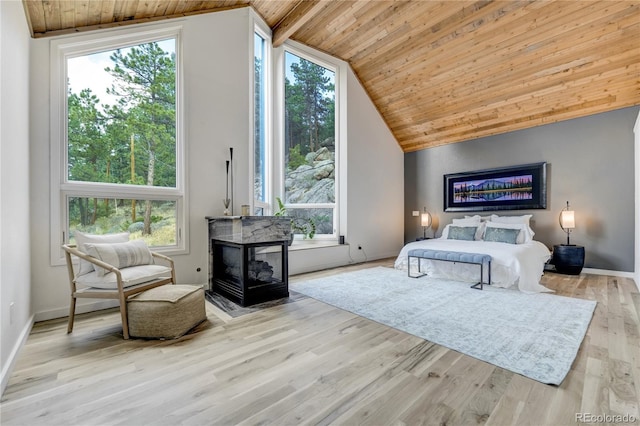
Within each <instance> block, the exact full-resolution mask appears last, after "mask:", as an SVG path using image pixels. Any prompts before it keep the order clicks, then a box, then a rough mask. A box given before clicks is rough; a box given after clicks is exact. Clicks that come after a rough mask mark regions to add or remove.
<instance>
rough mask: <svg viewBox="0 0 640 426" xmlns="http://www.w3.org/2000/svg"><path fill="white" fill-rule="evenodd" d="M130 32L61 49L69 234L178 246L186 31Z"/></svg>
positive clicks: (63, 213)
mask: <svg viewBox="0 0 640 426" xmlns="http://www.w3.org/2000/svg"><path fill="white" fill-rule="evenodd" d="M130 38H131V36H129V39H127V40H122V41H121V43H122V44H121V45H118V44H117V42H116V43H114V40H113V39H109V41H108V42H104V41H103V42H100V41H95V42H93V43H91V42H89V43H87V44H81V46H78V45H68V46H64V45H58V46H56V47H58V51H57V52H56V53H57V55H58V56H57V58H58V59H57V65H58V66H59V70H61V71H60V75H59V77H60V78H61V82H60V84H61V87H60V90H59V91H58V93H62V90H64V92H63V93H64V96H63V98H64V101H63V103H61V105H59V109H60V111H63V113H62V114H59V112H60V111H58V110H57V108H52V112H53V114H54V116H56V115H57V116H58V117H60V118H61V121H62V123H61V127H60V130H61V131H60V132H59V133H60V142H61V143H60V145H61V150H60V157H61V158H59V162H58V164H59V165H60V168H59V169H58V168H56V169H57V170H58V172H59V173H58V175H59V182H58V183H56V184H57V185H59V191H60V198H59V202H60V204H61V205H59V206H58V208H59V209H60V224H61V226H62V239H63V240H64V241H68V242H73V241H74V234H75V232H76V231H83V232H89V233H95V234H107V233H114V232H122V231H128V232H130V233H131V238H132V239H137V238H142V239H144V240H145V241H146V242H147V243H148V244H149V245H150V246H154V247H168V248H174V249H175V248H179V247H181V246H183V243H182V241H181V239H182V238H181V237H182V235H181V229H182V227H183V225H184V224H183V223H182V220H183V217H184V214H183V212H182V209H183V208H184V203H183V197H184V188H183V185H182V181H183V179H182V178H181V175H180V170H181V169H182V164H181V159H182V158H183V156H182V153H181V146H182V144H181V143H180V138H179V132H178V123H179V120H178V117H179V115H178V102H177V99H178V96H177V94H178V84H177V82H178V79H177V74H178V73H177V71H178V67H177V64H178V61H177V33H175V31H174V32H173V34H172V35H171V36H166V35H165V36H160V35H158V36H156V37H153V36H149V35H148V34H146V35H145V37H144V38H141V40H130ZM106 43H110V44H109V45H105V44H106ZM65 83H66V84H65ZM53 102H55V101H53ZM54 198H55V197H54Z"/></svg>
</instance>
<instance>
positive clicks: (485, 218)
mask: <svg viewBox="0 0 640 426" xmlns="http://www.w3.org/2000/svg"><path fill="white" fill-rule="evenodd" d="M474 217H479V218H480V222H486V221H488V220H491V216H480V215H478V214H477V215H475V216H465V217H464V218H465V219H471V218H474Z"/></svg>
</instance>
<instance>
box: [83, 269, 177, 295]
mask: <svg viewBox="0 0 640 426" xmlns="http://www.w3.org/2000/svg"><path fill="white" fill-rule="evenodd" d="M101 269H102V268H101ZM120 273H121V275H122V285H123V286H124V287H131V286H134V285H137V284H142V283H145V282H148V281H153V280H156V279H159V278H168V277H171V268H170V267H168V266H164V265H141V266H131V267H128V268H122V269H121V270H120ZM75 281H76V283H77V284H80V285H83V286H86V287H93V288H102V289H107V290H115V289H117V288H118V280H117V277H116V274H114V273H113V272H109V273H107V274H104V275H103V276H98V274H97V272H96V271H93V272H90V273H88V274H84V275H81V276H79V277H78V278H76V280H75Z"/></svg>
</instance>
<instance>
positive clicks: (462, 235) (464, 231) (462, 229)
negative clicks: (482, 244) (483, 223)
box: [447, 226, 478, 241]
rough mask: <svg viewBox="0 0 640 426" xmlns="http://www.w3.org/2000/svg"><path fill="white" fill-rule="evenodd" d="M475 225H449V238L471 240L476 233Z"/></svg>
mask: <svg viewBox="0 0 640 426" xmlns="http://www.w3.org/2000/svg"><path fill="white" fill-rule="evenodd" d="M476 229H478V227H477V226H451V227H449V235H448V236H447V238H448V239H449V240H465V241H473V240H474V237H475V235H476Z"/></svg>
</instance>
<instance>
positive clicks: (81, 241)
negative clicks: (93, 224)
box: [73, 230, 129, 276]
mask: <svg viewBox="0 0 640 426" xmlns="http://www.w3.org/2000/svg"><path fill="white" fill-rule="evenodd" d="M73 235H74V238H75V239H76V246H77V247H78V250H80V251H81V252H82V253H85V254H89V253H87V249H86V247H85V244H87V243H124V242H126V241H129V233H128V232H120V233H118V234H104V235H93V234H85V233H84V232H80V231H77V230H76V231H74V233H73ZM93 270H94V267H93V264H92V263H90V262H87V261H86V260H84V259H80V263H79V265H78V270H77V272H76V276H79V275H84V274H87V273H89V272H91V271H93Z"/></svg>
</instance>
